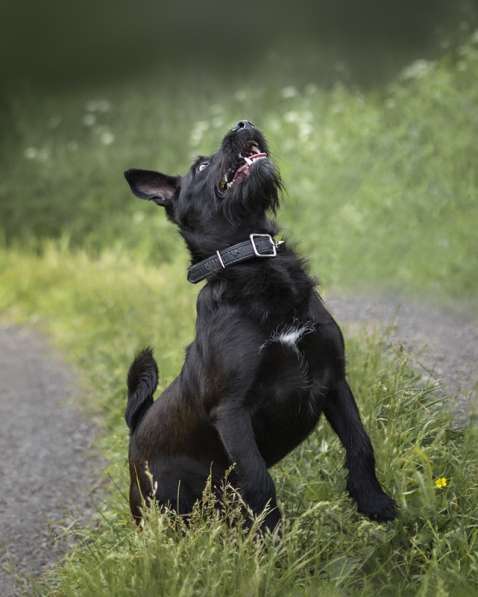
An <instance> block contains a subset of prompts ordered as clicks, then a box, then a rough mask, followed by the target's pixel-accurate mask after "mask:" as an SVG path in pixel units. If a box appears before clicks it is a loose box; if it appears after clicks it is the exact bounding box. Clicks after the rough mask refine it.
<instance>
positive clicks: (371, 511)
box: [323, 379, 396, 521]
mask: <svg viewBox="0 0 478 597" xmlns="http://www.w3.org/2000/svg"><path fill="white" fill-rule="evenodd" d="M323 411H324V413H325V416H326V417H327V420H328V421H329V423H330V424H331V426H332V428H333V429H334V431H335V433H337V435H338V436H339V438H340V441H341V442H342V444H343V446H344V448H345V451H346V458H345V463H346V466H347V468H348V471H349V473H348V479H347V490H348V492H349V493H350V495H351V497H352V498H353V499H354V500H355V501H356V503H357V508H358V510H359V512H361V513H362V514H365V515H366V516H368V517H369V518H371V519H373V520H378V521H387V520H393V519H394V518H395V516H396V506H395V502H394V501H393V499H392V498H391V497H389V496H388V495H387V494H386V493H385V492H384V491H383V489H382V488H381V486H380V483H379V482H378V480H377V477H376V475H375V458H374V454H373V448H372V444H371V442H370V439H369V437H368V435H367V432H366V431H365V429H364V426H363V424H362V421H361V419H360V415H359V411H358V408H357V405H356V403H355V399H354V397H353V394H352V391H351V390H350V387H349V385H348V383H347V382H346V381H345V379H343V380H341V381H338V382H337V383H336V384H335V386H334V388H333V389H332V390H330V391H329V392H328V394H327V397H326V399H325V400H324V407H323Z"/></svg>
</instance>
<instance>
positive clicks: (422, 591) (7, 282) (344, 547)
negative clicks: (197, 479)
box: [0, 246, 478, 597]
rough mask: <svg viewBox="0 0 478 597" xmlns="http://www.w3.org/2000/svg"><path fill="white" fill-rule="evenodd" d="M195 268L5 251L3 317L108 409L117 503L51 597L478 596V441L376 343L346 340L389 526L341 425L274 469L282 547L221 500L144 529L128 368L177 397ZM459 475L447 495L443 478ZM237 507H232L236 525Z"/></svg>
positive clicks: (52, 251) (111, 256)
mask: <svg viewBox="0 0 478 597" xmlns="http://www.w3.org/2000/svg"><path fill="white" fill-rule="evenodd" d="M183 269H184V263H183V262H182V260H179V261H178V262H175V263H171V264H166V265H164V266H162V267H160V268H153V267H152V266H150V265H147V264H145V263H144V262H143V261H138V260H134V259H131V258H126V257H125V256H124V255H121V254H115V253H113V252H106V251H105V252H103V253H102V255H101V257H99V258H97V259H95V258H91V257H89V256H88V255H87V253H86V252H84V251H77V252H72V251H71V250H69V249H58V248H55V247H53V246H50V247H47V248H45V250H44V251H43V255H42V256H41V257H36V256H32V255H28V254H26V253H25V252H24V251H22V252H16V251H13V250H10V251H8V252H6V251H2V252H0V272H1V273H0V289H1V290H0V310H1V311H3V313H4V314H5V315H6V316H8V318H9V319H10V320H16V321H23V322H26V323H30V324H33V325H36V326H39V327H40V328H45V329H47V330H48V331H49V332H50V333H51V334H52V335H53V337H54V338H55V340H56V342H57V343H58V344H59V345H60V346H61V347H62V348H63V349H65V350H66V352H67V354H69V355H71V357H72V358H73V359H74V361H75V362H76V363H77V365H79V367H80V369H81V370H82V371H83V372H84V373H85V376H86V381H87V383H88V391H87V392H85V395H90V398H89V399H88V398H86V399H87V400H88V401H89V402H90V406H93V407H94V408H96V409H99V411H100V412H101V413H102V415H103V418H104V421H105V434H104V437H103V439H102V440H101V447H102V449H103V450H104V452H105V453H106V455H107V457H108V458H109V460H110V466H109V475H110V476H111V478H112V479H113V484H112V488H111V491H112V493H111V495H110V496H109V497H108V498H107V499H106V500H105V505H104V507H103V508H102V510H101V513H100V514H99V515H98V520H97V525H96V527H95V528H94V529H93V530H87V531H82V532H81V533H80V534H79V540H80V544H79V547H78V548H76V549H75V550H74V551H73V552H72V553H71V554H70V555H69V556H68V558H67V560H66V562H65V563H64V565H63V566H62V567H60V568H59V569H56V570H55V571H54V572H53V573H52V574H51V575H50V578H49V581H48V585H47V587H48V588H47V589H45V588H43V589H42V590H43V591H45V590H47V591H48V592H49V593H48V594H51V595H68V596H69V595H75V596H77V595H85V596H86V595H88V596H89V595H95V596H97V595H105V596H107V595H108V596H109V595H115V596H116V595H125V596H126V595H146V594H154V595H182V596H193V595H217V596H218V597H219V596H222V595H225V594H227V595H231V596H232V595H238V596H245V595H247V596H252V595H258V596H259V595H294V596H296V595H327V596H328V595H350V594H371V593H374V594H379V595H387V594H393V595H412V594H419V595H436V594H438V595H459V594H467V595H470V594H473V592H478V550H477V546H478V517H477V511H476V504H477V503H478V442H477V439H478V436H477V432H478V429H477V428H476V427H472V428H469V429H468V430H466V431H454V432H453V431H450V427H449V423H450V420H449V417H448V415H447V414H446V412H444V411H443V409H441V408H439V406H438V405H437V404H436V400H435V397H434V391H433V388H431V387H424V386H422V385H421V384H420V383H419V382H418V380H417V378H416V377H415V376H414V375H413V374H412V373H411V372H410V369H409V366H408V362H407V357H406V355H405V353H404V352H403V351H400V350H396V351H395V350H394V351H392V352H390V351H388V352H387V351H386V350H384V345H383V343H382V342H381V341H380V339H378V338H374V337H361V338H357V339H351V340H350V341H349V342H348V355H349V376H350V379H351V383H352V386H353V388H354V391H355V393H356V395H357V398H358V401H359V403H360V406H361V409H362V413H363V416H364V419H365V423H366V426H367V428H368V429H369V431H370V433H371V436H372V439H373V441H374V444H375V447H376V453H377V460H378V465H379V476H380V478H381V480H382V481H383V483H384V485H385V486H386V487H387V488H388V489H389V490H390V491H391V492H392V494H393V495H394V496H395V498H396V499H397V501H398V503H399V505H400V517H399V518H398V520H397V521H396V522H394V523H393V524H390V525H378V524H375V523H372V522H369V521H367V520H365V519H364V518H362V517H361V516H359V515H358V514H357V513H356V511H355V508H354V506H353V504H352V503H351V502H350V501H349V499H348V498H347V497H346V495H345V493H344V485H345V476H344V471H343V468H342V460H343V452H342V449H341V448H340V445H339V442H338V440H337V438H336V437H335V436H334V434H333V433H332V432H331V431H330V429H329V428H328V426H327V425H326V424H324V423H322V424H321V425H320V427H319V429H318V431H317V432H316V433H314V434H313V435H312V437H311V438H310V439H309V440H307V441H306V442H305V443H304V444H303V445H302V446H301V447H300V448H299V449H298V450H296V451H295V452H294V453H293V454H292V455H290V456H289V457H287V458H286V459H285V460H284V461H283V463H281V464H280V465H279V466H277V467H275V468H274V469H273V476H274V479H275V481H276V483H277V488H278V495H279V496H280V500H281V505H282V508H283V510H284V513H285V526H284V534H283V538H282V539H281V540H280V541H277V540H276V541H274V540H273V539H272V538H268V539H266V540H265V541H264V542H263V543H261V542H258V541H257V540H254V539H253V537H252V535H247V534H243V533H242V532H239V531H238V530H232V529H230V528H228V527H227V525H225V523H224V522H223V521H221V520H218V519H217V518H215V516H214V515H213V514H212V512H211V508H210V507H209V506H208V500H207V499H205V503H204V504H203V505H202V507H198V509H197V512H196V513H195V517H194V521H193V523H192V524H191V527H190V528H188V529H184V528H183V526H182V524H181V522H180V521H179V520H178V519H177V518H175V517H174V516H173V515H165V514H159V513H158V512H152V513H151V515H150V517H149V519H148V522H147V524H146V527H145V529H144V530H143V532H138V531H137V530H136V529H135V528H134V527H133V524H132V522H131V519H130V515H129V510H128V504H127V500H126V497H125V496H126V492H127V485H128V479H127V466H126V452H127V430H126V426H125V425H124V423H123V420H122V414H123V410H124V405H125V381H124V379H125V372H126V369H127V366H128V364H129V361H130V359H131V358H132V356H133V354H134V352H135V351H136V350H137V349H138V348H140V347H142V346H143V345H145V344H152V345H153V346H154V347H155V348H156V355H157V358H158V361H159V364H160V370H161V385H162V387H164V386H165V385H166V384H167V383H168V382H169V381H171V379H172V378H173V377H174V376H175V375H176V373H177V371H178V370H179V367H180V365H181V362H182V359H183V347H184V345H185V344H186V343H187V342H188V341H189V339H190V338H191V337H192V333H193V321H194V319H193V317H194V295H195V289H193V288H192V287H190V286H188V285H187V283H186V282H185V280H184V277H183V275H182V272H183ZM442 476H445V477H446V478H447V479H448V486H447V487H446V488H444V489H437V488H436V487H435V485H434V481H435V480H436V479H437V478H439V477H442ZM234 508H235V506H234V503H231V511H232V513H234Z"/></svg>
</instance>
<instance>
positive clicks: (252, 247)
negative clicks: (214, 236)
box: [188, 233, 284, 284]
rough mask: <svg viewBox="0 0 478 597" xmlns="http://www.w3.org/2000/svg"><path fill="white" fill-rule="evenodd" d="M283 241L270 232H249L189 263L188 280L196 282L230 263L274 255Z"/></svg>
mask: <svg viewBox="0 0 478 597" xmlns="http://www.w3.org/2000/svg"><path fill="white" fill-rule="evenodd" d="M283 242H284V241H277V242H276V241H275V240H274V239H273V238H272V236H271V235H270V234H256V233H253V234H249V239H248V240H245V241H243V242H242V243H237V244H235V245H232V246H230V247H227V248H225V249H222V250H221V251H216V253H215V254H214V255H211V257H208V258H207V259H203V261H200V262H199V263H195V264H194V265H191V267H190V268H189V269H188V281H189V282H192V283H193V284H197V282H200V281H201V280H204V279H205V278H209V277H210V276H213V275H214V274H217V273H218V272H220V271H222V270H224V269H226V268H227V267H229V266H230V265H234V264H235V263H240V262H241V261H246V259H252V258H258V257H275V256H276V255H277V248H278V246H279V245H281V244H282V243H283Z"/></svg>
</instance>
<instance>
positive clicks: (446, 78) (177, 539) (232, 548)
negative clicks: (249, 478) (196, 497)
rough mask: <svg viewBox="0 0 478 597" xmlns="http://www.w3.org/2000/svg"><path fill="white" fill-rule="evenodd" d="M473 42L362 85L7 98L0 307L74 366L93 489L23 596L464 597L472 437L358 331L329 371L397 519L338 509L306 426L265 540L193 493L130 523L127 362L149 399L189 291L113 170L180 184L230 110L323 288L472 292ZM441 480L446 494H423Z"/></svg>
mask: <svg viewBox="0 0 478 597" xmlns="http://www.w3.org/2000/svg"><path fill="white" fill-rule="evenodd" d="M477 42H478V40H476V39H475V41H470V43H469V44H467V45H466V46H464V47H463V48H462V50H461V52H460V53H459V56H458V59H457V60H455V61H452V60H444V61H442V62H440V63H436V64H424V63H416V64H415V65H414V70H413V69H412V70H409V71H408V73H405V74H404V76H403V77H402V78H401V79H399V80H397V81H396V82H395V83H393V84H392V85H390V86H389V87H387V88H386V89H385V90H382V91H380V92H379V91H375V92H374V91H370V92H367V93H365V92H360V91H358V90H351V89H346V88H344V87H340V86H337V87H335V88H333V89H329V90H322V89H319V88H317V87H316V86H314V85H303V86H300V87H298V88H296V87H293V86H291V85H290V84H289V83H291V82H290V81H281V82H279V81H275V82H274V81H272V82H269V83H267V84H264V83H260V79H259V78H258V77H257V76H256V75H254V74H251V75H250V76H249V77H248V78H247V79H245V80H243V81H242V82H241V85H240V86H238V85H237V84H236V83H234V81H230V82H229V83H228V82H222V84H221V85H219V82H217V81H211V80H209V79H207V77H203V76H202V74H200V75H194V74H189V75H187V76H185V77H184V78H182V79H181V82H180V83H179V82H178V81H175V80H173V79H170V80H162V81H160V82H159V81H155V80H154V78H149V79H146V78H145V79H143V80H138V81H135V82H134V85H133V83H129V84H128V85H118V86H117V87H114V88H113V87H112V88H109V89H108V90H106V91H105V90H102V89H101V88H98V89H96V90H95V92H94V93H93V92H89V93H81V92H77V91H75V93H71V95H64V96H63V97H51V98H48V97H44V96H41V97H36V96H35V97H29V96H28V95H27V94H24V95H21V94H19V95H17V96H16V97H15V99H14V100H12V102H11V104H10V107H9V109H10V115H9V123H11V124H12V125H13V126H12V128H11V129H9V132H8V133H6V134H5V135H4V136H2V140H1V141H0V152H1V153H0V157H1V160H2V178H1V180H0V221H1V226H2V228H1V233H2V235H3V239H2V242H1V244H0V313H2V317H3V318H5V319H7V320H9V321H20V322H24V323H27V324H29V325H33V326H37V327H39V328H40V329H43V330H45V331H46V332H47V333H49V334H50V335H51V336H52V338H53V339H54V341H55V342H56V343H57V344H58V345H59V346H60V347H61V348H62V349H63V350H64V351H65V354H66V355H67V357H68V358H70V359H71V360H72V362H74V363H75V364H76V366H77V367H78V368H79V370H80V371H81V372H82V373H83V375H84V378H85V383H86V390H85V392H84V401H85V406H86V407H87V408H88V410H89V412H93V411H96V412H98V413H100V415H101V417H102V420H103V421H104V434H103V437H102V439H101V441H100V445H101V449H102V450H103V451H104V453H105V454H106V456H107V457H108V459H109V462H110V466H109V475H110V476H111V478H112V479H113V483H112V485H111V487H112V490H111V495H110V496H108V497H106V498H105V504H104V507H103V508H102V510H101V512H100V513H99V515H98V521H97V525H96V526H95V528H94V529H92V530H85V531H83V532H81V533H80V535H79V540H80V542H79V546H78V548H76V549H75V550H74V551H73V552H72V553H71V554H70V555H69V556H68V558H67V560H66V561H65V563H64V564H63V565H62V566H60V567H59V568H57V569H55V570H54V571H53V572H52V573H51V575H50V577H49V578H48V579H47V581H46V582H47V585H46V586H47V588H43V589H41V590H42V591H43V592H47V593H48V594H51V595H65V596H66V595H68V596H69V595H75V596H77V595H78V596H79V595H85V596H86V595H95V596H97V595H105V596H106V595H108V596H109V595H115V596H116V595H143V594H145V595H146V594H152V595H168V596H169V595H181V596H184V597H188V596H190V595H191V596H192V595H208V596H209V595H217V596H222V595H231V596H233V595H234V596H235V595H237V596H247V597H249V596H250V595H257V596H262V595H294V597H295V596H300V595H327V596H329V595H332V596H333V595H350V594H354V595H355V594H364V595H365V594H367V595H368V594H372V593H373V594H378V595H388V594H390V595H404V596H408V595H415V594H418V595H422V596H426V595H453V596H454V595H460V594H464V595H465V594H466V595H472V594H478V556H477V553H478V550H477V547H478V516H477V503H478V464H477V463H478V442H477V439H478V437H477V429H476V427H474V428H473V427H472V428H469V429H467V430H464V431H450V419H449V416H448V415H447V413H446V412H444V411H443V410H442V409H440V408H439V407H438V406H437V405H436V404H435V403H434V402H435V398H436V396H435V392H434V389H433V388H431V387H428V386H426V387H425V386H423V384H421V383H420V381H419V380H418V379H417V378H416V377H415V376H414V374H413V373H412V372H411V369H410V366H409V363H408V361H407V356H406V354H405V353H403V351H402V352H400V351H398V350H396V351H395V350H392V349H389V350H385V347H384V342H383V339H381V338H376V337H371V338H370V337H357V338H351V339H350V340H349V341H348V359H349V376H350V380H351V383H352V386H353V389H354V391H355V393H356V395H357V397H358V401H359V403H360V406H361V409H362V412H363V416H364V418H365V422H366V425H367V428H368V429H369V431H370V433H371V436H372V439H373V441H374V444H375V446H376V452H377V460H378V463H379V476H380V478H381V480H382V481H383V483H384V485H385V486H386V487H387V488H388V489H389V490H390V491H391V492H392V494H393V495H394V496H395V498H396V499H397V501H398V502H399V505H400V517H399V519H398V520H397V521H396V522H394V523H393V524H390V525H387V526H381V525H377V524H374V523H371V522H369V521H367V520H364V519H363V518H362V517H360V516H358V515H357V513H356V512H355V510H354V506H353V505H352V503H351V502H350V501H349V499H348V498H347V497H346V495H345V494H344V491H343V489H344V485H345V476H344V472H343V469H342V459H343V453H342V450H341V448H340V446H339V444H338V441H337V439H336V438H335V436H334V435H333V434H332V433H331V432H330V430H329V429H328V427H327V425H325V424H321V426H320V428H319V430H318V431H317V433H314V434H313V435H312V437H311V438H310V439H309V440H308V441H307V442H305V443H304V444H303V445H302V446H301V447H300V448H299V449H298V450H296V451H295V452H294V453H293V454H292V455H290V456H289V457H288V458H287V459H285V461H284V462H283V463H281V464H280V466H277V467H275V468H274V470H273V476H274V479H275V480H276V483H277V487H278V495H279V496H280V499H281V501H282V508H283V510H284V514H285V523H284V525H285V526H284V534H283V538H282V539H281V540H280V541H275V542H274V541H273V539H272V538H268V539H266V540H265V541H264V542H263V543H261V542H258V541H256V540H254V539H253V537H252V536H248V535H244V534H242V533H241V532H239V531H238V530H233V529H230V528H228V527H227V526H226V525H225V524H224V522H223V521H220V520H217V519H216V518H215V517H214V515H213V514H212V513H211V512H210V508H209V506H208V502H207V497H206V500H205V503H204V504H203V506H202V507H200V508H198V511H197V512H196V513H195V517H194V521H193V523H192V525H191V527H190V528H189V529H187V530H185V529H184V528H183V527H182V525H181V522H180V521H178V520H177V519H176V518H175V517H174V516H166V515H160V514H159V513H157V512H152V513H151V515H150V517H149V520H148V524H147V525H146V527H145V529H144V531H143V532H141V533H138V532H137V531H136V530H135V529H134V528H133V525H132V523H131V520H130V516H129V512H128V506H127V501H126V498H125V493H126V489H127V481H128V480H127V467H126V450H127V430H126V426H125V425H124V423H123V420H122V416H123V411H124V405H125V374H126V370H127V367H128V365H129V363H130V361H131V359H132V357H133V355H134V353H135V352H136V351H137V350H138V349H140V348H141V347H143V346H144V345H147V344H148V345H152V346H154V348H155V351H156V356H157V359H158V361H159V365H160V371H161V386H162V387H164V386H166V385H167V384H168V383H169V382H170V381H171V380H172V379H173V378H174V377H175V375H176V374H177V372H178V371H179V369H180V366H181V364H182V361H183V355H184V347H185V345H186V344H187V343H188V342H189V341H190V340H191V339H192V337H193V326H194V317H195V295H196V289H195V288H194V287H192V286H190V285H188V284H187V283H186V281H185V268H186V264H187V258H186V254H185V251H184V249H183V247H182V244H181V242H180V239H179V237H178V236H177V233H176V231H175V230H174V228H173V227H172V226H171V225H170V224H168V223H167V222H166V220H165V218H164V214H163V213H162V212H161V211H160V210H157V209H156V210H155V208H154V207H153V206H152V205H150V204H145V203H141V202H139V201H135V200H133V199H132V198H131V197H130V195H129V191H128V189H127V187H126V184H125V182H124V181H123V180H122V176H121V172H122V170H123V169H125V168H127V167H129V166H140V167H151V168H158V169H163V170H165V171H168V172H177V171H184V170H185V169H186V168H187V166H188V165H189V160H190V158H191V156H192V155H193V154H196V153H199V152H207V151H209V150H212V149H214V148H215V146H216V145H217V143H218V141H219V140H220V138H221V136H222V135H223V133H224V130H225V128H226V127H227V126H229V124H231V123H232V122H234V121H235V120H237V119H238V118H239V117H243V116H247V117H249V118H251V119H253V120H255V121H256V122H257V123H258V124H259V125H260V126H261V127H262V128H263V129H264V131H265V133H266V134H267V136H268V137H269V139H270V144H271V147H272V149H273V151H274V154H275V156H276V158H277V160H278V163H279V165H280V167H281V170H282V174H283V177H284V180H285V182H286V185H287V187H288V193H287V195H286V197H285V199H284V203H283V208H282V209H281V212H280V213H281V217H280V221H281V223H282V224H283V227H284V229H285V231H286V232H287V233H288V235H289V236H290V237H291V238H292V239H293V240H294V241H295V242H296V243H297V244H298V245H299V248H300V250H301V251H303V252H306V253H308V254H309V255H310V256H311V259H310V261H311V268H312V271H313V273H314V274H321V277H322V278H323V280H324V282H325V285H326V287H330V286H335V287H348V288H356V287H357V286H359V285H365V286H366V285H368V286H373V287H375V288H377V287H379V288H390V289H398V288H400V289H405V290H406V291H409V292H412V291H421V292H424V293H428V294H434V295H437V296H438V297H440V298H442V299H455V298H457V297H460V298H469V299H474V298H476V296H477V294H478V277H477V276H476V266H477V256H478V242H477V235H476V225H477V223H478V204H477V202H476V197H477V191H478V177H477V169H476V167H475V165H476V158H477V157H478V156H477V150H476V137H477V133H478V118H477V114H478V113H477V111H476V106H477V105H478V83H477V81H478V77H477V76H476V75H477V74H478V44H477ZM103 98H106V99H107V100H108V102H107V103H105V102H104V101H102V102H98V101H97V100H98V99H101V100H103ZM92 100H95V101H96V103H91V102H92ZM441 476H445V477H446V478H447V479H448V480H449V484H448V486H447V487H446V488H444V489H438V488H436V487H435V485H434V481H435V480H436V479H437V478H439V477H441ZM232 501H234V500H232ZM235 507H236V506H235V505H234V503H232V504H231V511H232V512H234V509H235Z"/></svg>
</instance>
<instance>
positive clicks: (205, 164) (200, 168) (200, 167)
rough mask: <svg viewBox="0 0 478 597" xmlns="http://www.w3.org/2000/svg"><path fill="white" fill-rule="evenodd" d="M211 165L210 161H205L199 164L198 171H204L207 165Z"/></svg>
mask: <svg viewBox="0 0 478 597" xmlns="http://www.w3.org/2000/svg"><path fill="white" fill-rule="evenodd" d="M208 166H209V162H203V163H202V164H199V166H198V172H202V171H203V170H205V169H206V168H207V167H208Z"/></svg>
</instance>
